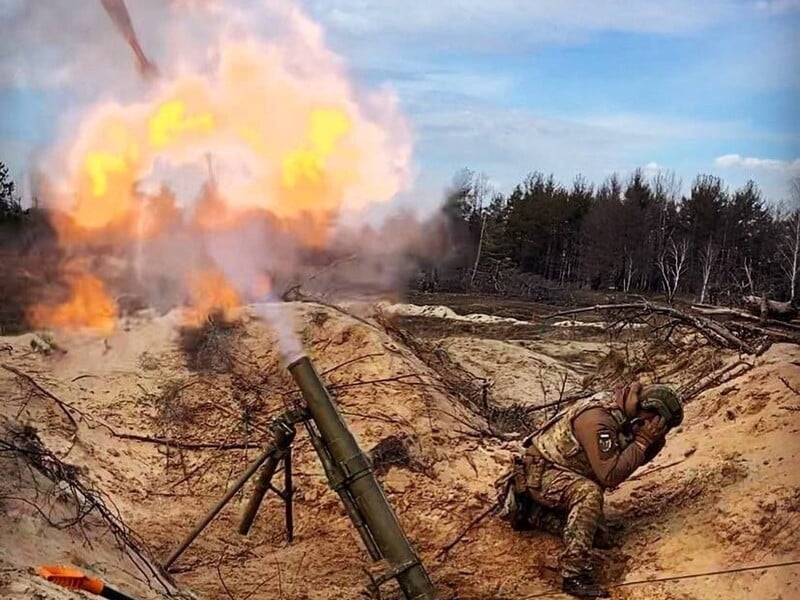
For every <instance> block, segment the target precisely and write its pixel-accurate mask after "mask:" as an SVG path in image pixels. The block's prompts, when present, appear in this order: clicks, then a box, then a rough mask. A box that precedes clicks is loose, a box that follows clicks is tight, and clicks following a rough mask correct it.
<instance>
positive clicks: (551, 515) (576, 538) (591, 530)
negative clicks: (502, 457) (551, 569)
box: [518, 452, 605, 577]
mask: <svg viewBox="0 0 800 600" xmlns="http://www.w3.org/2000/svg"><path fill="white" fill-rule="evenodd" d="M524 487H525V490H526V491H527V492H528V493H529V494H530V496H531V499H532V500H533V502H534V503H535V504H536V505H538V507H536V508H537V509H539V510H538V511H535V512H538V514H532V515H531V516H532V519H531V525H532V526H534V527H536V528H539V529H545V530H548V531H551V532H554V531H558V530H559V529H560V530H561V536H562V539H563V540H564V551H563V552H562V553H561V556H560V558H559V568H560V571H561V575H562V576H563V577H574V576H576V575H579V574H581V573H586V572H588V571H590V570H591V569H592V547H593V544H594V537H595V533H597V530H598V527H602V528H604V527H605V519H604V517H603V490H602V488H601V487H600V486H599V485H597V484H596V483H595V482H593V481H591V480H590V479H587V478H586V477H584V476H583V475H579V474H578V473H575V472H573V471H567V470H565V469H563V468H560V467H556V466H555V465H553V464H552V463H550V462H548V461H546V460H545V459H543V458H542V457H541V456H538V454H536V453H535V452H530V453H528V454H526V456H525V459H524ZM518 489H519V488H518ZM542 509H544V510H542ZM548 509H549V510H548Z"/></svg>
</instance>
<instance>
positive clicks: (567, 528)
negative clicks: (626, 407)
mask: <svg viewBox="0 0 800 600" xmlns="http://www.w3.org/2000/svg"><path fill="white" fill-rule="evenodd" d="M590 408H602V409H604V410H606V411H608V412H610V413H611V415H612V416H613V417H614V419H615V420H616V421H617V422H618V423H619V424H620V425H621V424H622V423H623V422H624V421H625V420H626V419H625V415H624V413H623V411H622V409H621V408H620V407H619V405H618V403H617V401H616V399H615V398H614V395H613V394H607V393H601V394H596V395H594V396H592V397H591V398H587V399H586V400H583V401H581V402H578V403H576V404H575V405H573V406H572V407H571V408H569V409H567V410H566V411H565V412H563V413H561V414H559V415H557V416H556V417H554V418H553V419H552V420H551V421H550V422H548V423H547V424H545V426H544V427H543V428H542V429H541V430H540V431H539V432H538V433H537V435H536V436H535V437H534V438H532V439H531V440H530V441H529V446H528V448H527V450H526V452H525V454H524V455H523V457H522V459H521V461H519V463H518V467H517V469H515V477H514V479H515V485H514V487H515V491H516V492H517V493H520V492H523V491H524V492H527V494H529V495H530V497H531V499H532V500H533V501H534V502H535V503H536V504H537V505H539V506H535V507H534V512H535V513H537V514H534V515H533V518H532V519H531V525H532V526H534V527H537V528H542V529H547V530H551V531H552V530H553V529H555V528H557V527H558V526H559V525H560V519H559V514H558V513H561V514H563V515H565V516H566V521H565V523H564V524H563V531H562V536H563V540H564V551H563V552H562V554H561V557H560V560H559V566H560V570H561V574H562V576H563V577H565V578H567V577H576V576H578V575H580V574H582V573H586V572H588V571H590V570H591V556H592V546H593V541H594V537H595V533H596V532H597V529H598V527H599V526H601V525H603V487H602V486H601V485H600V484H599V483H598V482H597V481H595V480H594V473H593V471H592V467H591V465H590V464H589V461H588V459H587V457H586V453H585V451H584V450H583V448H582V446H581V445H580V443H579V442H578V441H577V439H576V438H575V435H574V434H573V431H572V422H573V421H574V419H575V418H576V417H577V416H578V415H580V414H581V413H583V412H584V411H586V410H589V409H590ZM631 442H632V438H631V437H630V436H627V435H624V434H622V433H621V432H620V433H619V434H618V439H617V440H616V444H617V446H618V447H619V448H622V449H624V448H625V447H627V446H628V445H630V443H631ZM542 507H543V508H544V509H545V510H542ZM546 509H551V510H546ZM554 512H555V514H554Z"/></svg>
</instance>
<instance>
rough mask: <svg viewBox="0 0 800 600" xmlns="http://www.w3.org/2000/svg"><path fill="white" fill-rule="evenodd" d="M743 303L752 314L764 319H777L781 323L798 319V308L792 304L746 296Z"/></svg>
mask: <svg viewBox="0 0 800 600" xmlns="http://www.w3.org/2000/svg"><path fill="white" fill-rule="evenodd" d="M742 303H743V304H744V306H745V308H746V309H747V310H748V311H750V312H751V313H752V314H755V315H758V316H760V317H761V318H762V319H768V318H772V319H777V320H779V321H791V320H792V319H794V318H795V317H797V307H795V306H794V305H793V304H792V303H791V302H777V301H776V300H768V299H766V298H759V297H758V296H744V297H742Z"/></svg>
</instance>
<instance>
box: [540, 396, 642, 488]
mask: <svg viewBox="0 0 800 600" xmlns="http://www.w3.org/2000/svg"><path fill="white" fill-rule="evenodd" d="M590 408H602V409H603V410H606V411H608V412H609V413H611V416H612V417H614V420H615V421H616V422H617V423H618V424H619V425H622V424H623V423H624V422H625V421H626V420H627V419H626V417H625V413H624V412H623V410H622V409H621V408H620V406H619V404H618V403H617V401H616V398H615V396H614V393H613V392H600V393H597V394H595V395H594V396H590V397H589V398H586V399H585V400H580V401H578V402H576V403H575V404H573V405H572V406H571V407H569V408H568V409H566V410H564V411H563V412H561V413H559V414H557V415H556V416H555V417H553V418H552V419H550V421H548V422H547V423H545V425H544V426H543V427H542V428H541V429H540V430H539V432H538V433H537V434H536V436H535V437H534V438H533V439H532V440H531V441H532V444H533V446H535V447H536V449H537V450H538V451H539V454H541V455H542V457H544V458H545V459H546V460H548V461H549V462H551V463H554V464H556V465H558V466H560V467H564V468H565V469H569V470H570V471H574V472H575V473H579V474H580V475H583V476H584V477H588V478H589V479H592V480H594V472H593V471H592V467H591V465H590V464H589V459H588V458H587V456H586V452H585V451H584V449H583V447H582V446H581V445H580V443H579V442H578V440H577V439H576V438H575V434H574V433H573V431H572V423H573V421H574V420H575V418H576V417H577V416H578V415H580V414H581V413H582V412H584V411H587V410H589V409H590ZM617 441H618V443H619V447H620V449H621V450H624V449H625V448H626V447H627V446H628V445H629V444H630V443H631V442H632V441H633V438H632V436H630V435H626V434H624V433H623V432H622V431H621V429H620V432H619V434H618V440H617Z"/></svg>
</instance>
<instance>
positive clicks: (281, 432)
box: [239, 415, 295, 541]
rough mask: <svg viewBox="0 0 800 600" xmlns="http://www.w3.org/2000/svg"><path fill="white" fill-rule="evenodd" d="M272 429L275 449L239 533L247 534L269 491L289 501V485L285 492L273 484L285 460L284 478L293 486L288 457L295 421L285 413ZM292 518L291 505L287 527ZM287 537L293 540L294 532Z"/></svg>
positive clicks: (259, 478)
mask: <svg viewBox="0 0 800 600" xmlns="http://www.w3.org/2000/svg"><path fill="white" fill-rule="evenodd" d="M270 430H271V431H272V436H273V441H274V442H273V443H274V449H275V451H274V452H273V453H272V455H271V456H270V457H269V458H268V459H267V462H266V463H265V464H264V468H263V469H261V474H260V475H259V477H258V481H257V482H256V487H255V489H254V490H253V495H252V496H250V501H249V502H248V503H247V507H246V508H245V510H244V513H243V514H242V521H241V523H240V524H239V533H240V534H242V535H247V533H248V532H249V531H250V528H251V527H252V526H253V521H254V520H255V518H256V513H258V509H259V507H260V506H261V502H262V501H263V500H264V496H265V495H266V493H267V491H269V490H273V491H274V492H275V493H276V494H277V495H278V496H279V497H280V498H281V499H282V500H283V501H284V502H287V498H285V497H284V496H285V495H286V494H285V492H286V491H287V490H288V491H291V490H290V488H288V487H287V488H285V489H284V491H283V492H281V491H280V490H278V489H276V488H275V486H273V485H272V478H273V477H274V476H275V472H276V471H277V470H278V465H279V464H280V462H281V461H283V464H284V468H285V470H286V473H287V474H288V475H287V474H284V478H288V481H289V485H290V486H291V481H292V480H291V477H292V476H291V462H287V458H288V457H289V456H290V454H291V448H292V442H293V441H294V436H295V428H294V422H293V421H292V420H291V418H290V417H287V416H285V415H284V416H281V417H278V418H277V419H275V420H274V421H273V422H272V424H271V425H270ZM288 503H289V504H291V496H288ZM291 518H292V514H291V507H290V506H289V507H288V508H287V528H288V526H289V525H290V520H291ZM287 537H288V538H289V541H291V537H292V534H288V533H287Z"/></svg>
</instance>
